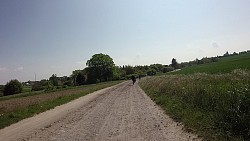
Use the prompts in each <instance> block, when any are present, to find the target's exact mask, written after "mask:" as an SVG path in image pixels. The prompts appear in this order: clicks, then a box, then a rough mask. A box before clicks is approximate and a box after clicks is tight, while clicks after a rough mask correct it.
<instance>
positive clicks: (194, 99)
mask: <svg viewBox="0 0 250 141" xmlns="http://www.w3.org/2000/svg"><path fill="white" fill-rule="evenodd" d="M139 84H140V86H141V87H142V89H143V90H144V91H145V92H146V93H147V94H148V95H149V96H150V97H151V98H152V99H153V100H154V101H155V102H156V103H157V104H159V105H161V106H162V107H163V109H165V110H166V112H167V113H168V114H170V115H171V116H172V117H173V118H175V119H176V120H179V121H182V122H183V123H184V124H185V125H186V127H187V129H191V130H193V131H195V132H196V133H198V134H199V135H201V136H203V137H204V138H205V139H207V140H247V139H250V71H249V70H234V71H233V72H232V73H228V74H214V75H211V74H205V73H199V74H192V75H169V76H159V77H147V78H145V79H142V80H141V81H140V82H139Z"/></svg>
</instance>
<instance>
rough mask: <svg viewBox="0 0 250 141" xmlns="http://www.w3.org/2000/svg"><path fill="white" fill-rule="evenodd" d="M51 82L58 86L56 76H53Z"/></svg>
mask: <svg viewBox="0 0 250 141" xmlns="http://www.w3.org/2000/svg"><path fill="white" fill-rule="evenodd" d="M49 81H50V82H51V83H52V85H54V86H58V78H57V76H56V74H53V75H52V76H51V77H50V78H49Z"/></svg>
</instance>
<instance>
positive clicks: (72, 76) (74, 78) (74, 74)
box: [70, 70, 82, 86]
mask: <svg viewBox="0 0 250 141" xmlns="http://www.w3.org/2000/svg"><path fill="white" fill-rule="evenodd" d="M81 71H82V70H74V71H73V72H72V74H71V76H70V77H71V78H72V80H73V83H74V86H76V85H77V83H76V77H77V75H78V74H79V73H80V72H81Z"/></svg>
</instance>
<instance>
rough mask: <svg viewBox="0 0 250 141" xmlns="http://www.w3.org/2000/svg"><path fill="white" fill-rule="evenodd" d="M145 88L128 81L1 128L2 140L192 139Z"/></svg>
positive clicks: (162, 140)
mask: <svg viewBox="0 0 250 141" xmlns="http://www.w3.org/2000/svg"><path fill="white" fill-rule="evenodd" d="M182 128H183V126H182V125H180V124H179V123H176V122H175V121H173V120H172V119H171V118H169V117H168V116H167V115H165V114H164V112H163V111H162V110H161V109H160V108H159V107H158V106H157V105H156V104H155V103H154V102H153V101H152V100H151V99H150V98H149V97H148V96H147V95H146V94H145V93H144V92H143V91H142V89H141V88H140V87H139V86H138V84H137V83H136V84H135V85H132V82H130V81H127V82H123V83H121V84H118V85H116V86H112V87H110V88H106V89H103V90H100V91H97V92H94V93H92V94H89V95H86V96H84V97H81V98H79V99H77V100H74V101H72V102H70V103H68V104H64V105H62V106H58V107H56V108H54V109H52V110H49V111H47V112H44V113H41V114H38V115H36V116H34V117H31V118H28V119H25V120H22V121H20V122H18V123H16V124H13V125H11V126H9V127H6V128H4V129H2V130H0V140H1V141H2V140H3V141H15V140H20V141H74V140H75V141H106V140H107V141H190V140H201V139H199V138H197V136H196V135H193V134H191V133H187V132H185V131H184V130H183V129H182Z"/></svg>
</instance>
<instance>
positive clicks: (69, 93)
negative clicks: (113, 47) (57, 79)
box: [0, 81, 122, 129]
mask: <svg viewBox="0 0 250 141" xmlns="http://www.w3.org/2000/svg"><path fill="white" fill-rule="evenodd" d="M121 82H122V81H110V82H104V83H99V84H92V85H84V86H81V87H77V88H75V89H68V90H63V91H56V92H50V93H43V92H39V93H36V94H32V95H28V93H24V94H19V95H17V96H14V95H13V96H5V97H2V99H0V129H1V128H4V127H6V126H8V125H10V124H12V123H15V122H18V121H20V120H22V119H24V118H27V117H31V116H33V115H36V114H38V113H41V112H44V111H46V110H49V109H51V108H54V107H56V106H58V105H61V104H64V103H67V102H69V101H71V100H74V99H76V98H79V97H81V96H84V95H86V94H89V93H92V92H94V91H97V90H100V89H103V88H106V87H109V86H112V85H115V84H118V83H121Z"/></svg>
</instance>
